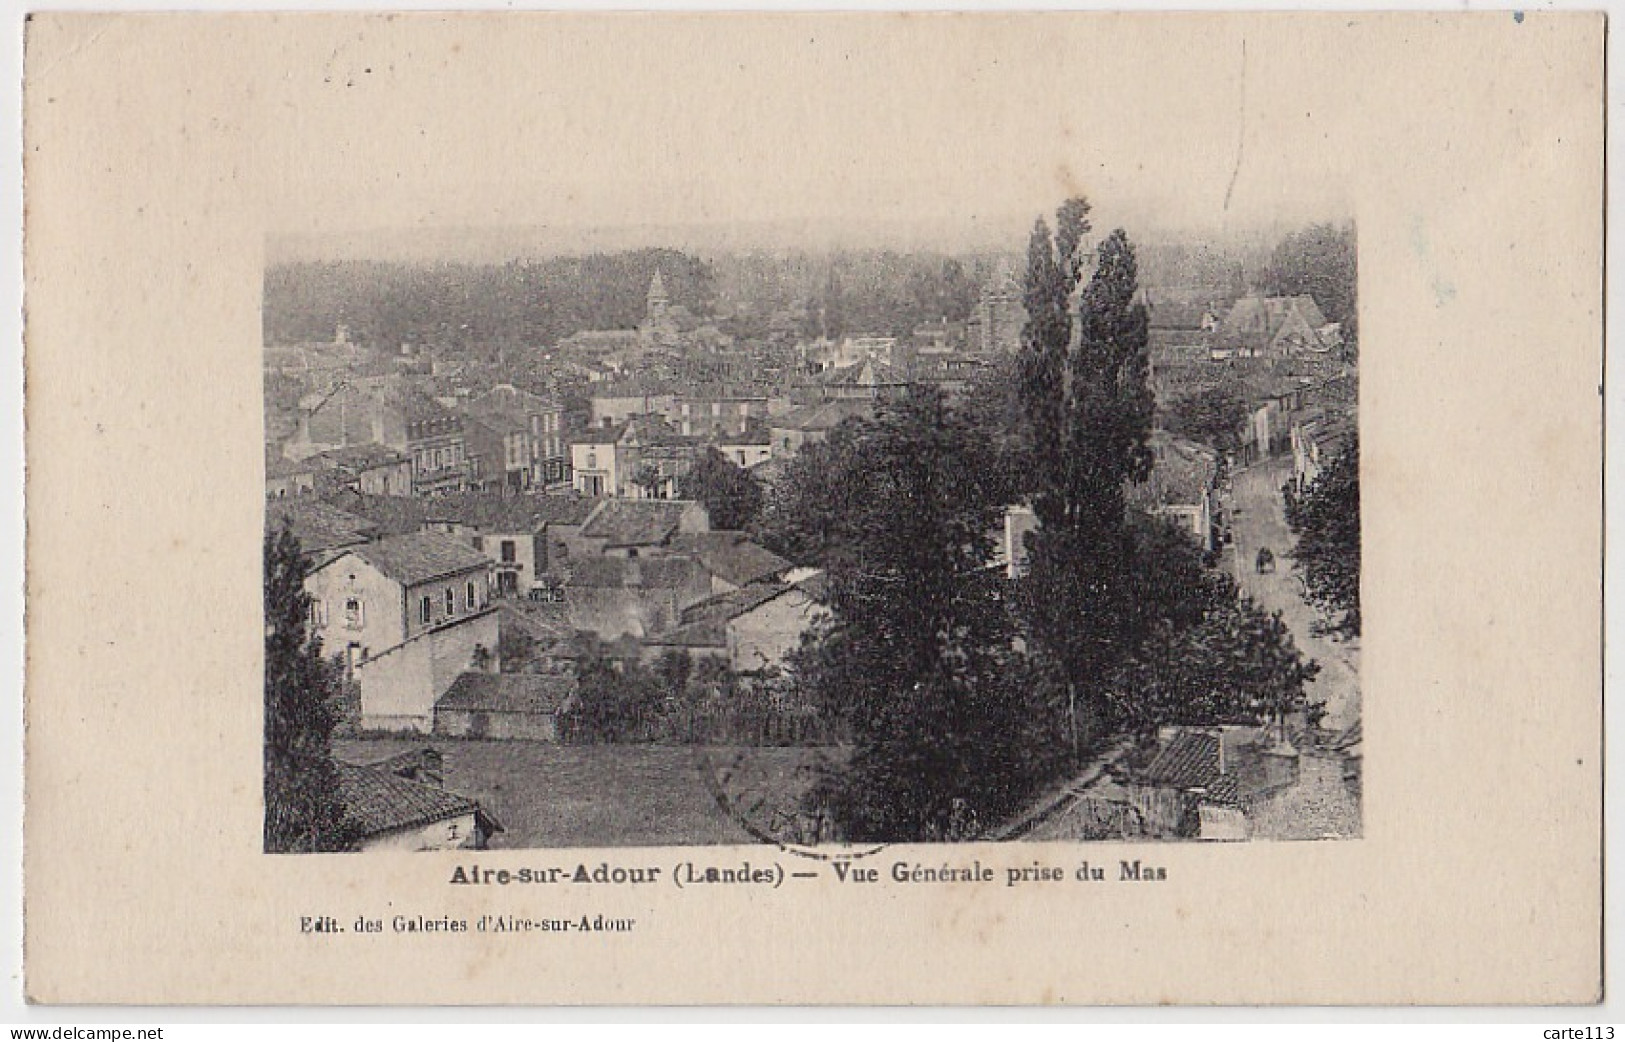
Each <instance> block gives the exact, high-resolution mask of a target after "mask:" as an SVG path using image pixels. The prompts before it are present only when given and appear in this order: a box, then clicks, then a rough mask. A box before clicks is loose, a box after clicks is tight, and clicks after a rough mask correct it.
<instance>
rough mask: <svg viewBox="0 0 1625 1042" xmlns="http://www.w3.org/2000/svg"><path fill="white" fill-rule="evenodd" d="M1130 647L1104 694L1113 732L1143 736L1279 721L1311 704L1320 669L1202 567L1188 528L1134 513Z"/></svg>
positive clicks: (1273, 622)
mask: <svg viewBox="0 0 1625 1042" xmlns="http://www.w3.org/2000/svg"><path fill="white" fill-rule="evenodd" d="M1130 533H1131V540H1132V545H1133V552H1132V556H1131V561H1132V571H1133V579H1132V591H1133V592H1132V597H1131V603H1132V605H1133V607H1134V611H1133V613H1132V614H1131V615H1130V616H1129V617H1128V618H1127V619H1125V620H1124V629H1125V632H1127V633H1128V635H1129V638H1130V639H1129V645H1130V647H1131V649H1132V650H1130V651H1129V652H1128V653H1127V655H1126V657H1125V658H1124V660H1123V662H1122V663H1121V664H1120V666H1119V668H1118V671H1117V673H1116V674H1115V676H1114V677H1113V680H1112V683H1111V684H1110V685H1108V695H1107V697H1106V699H1105V704H1106V708H1107V710H1108V723H1109V726H1110V727H1111V728H1112V729H1113V730H1122V731H1127V732H1128V733H1131V734H1135V735H1138V736H1141V737H1149V736H1151V735H1153V734H1155V732H1156V730H1157V728H1159V727H1162V726H1164V725H1168V724H1191V725H1207V724H1218V723H1234V722H1241V721H1248V722H1262V721H1265V720H1274V721H1277V722H1279V721H1281V720H1283V719H1284V717H1285V715H1286V714H1287V713H1288V712H1292V711H1294V710H1297V709H1305V708H1309V707H1308V706H1307V704H1306V701H1305V699H1306V695H1305V691H1306V685H1307V684H1308V683H1309V681H1310V680H1312V679H1313V678H1314V677H1315V675H1316V674H1317V673H1318V672H1319V668H1320V667H1319V666H1318V665H1316V664H1315V663H1314V662H1310V661H1307V660H1305V659H1304V658H1303V656H1302V655H1301V654H1300V653H1299V651H1298V648H1297V645H1296V644H1295V643H1294V642H1293V640H1292V635H1291V632H1290V631H1289V630H1288V629H1287V627H1286V624H1285V623H1284V622H1282V621H1281V618H1280V616H1279V615H1270V614H1267V613H1265V612H1264V611H1262V610H1261V609H1259V608H1258V607H1257V606H1256V605H1255V604H1254V603H1253V602H1252V601H1251V600H1249V599H1246V598H1243V597H1240V596H1238V591H1237V589H1236V585H1235V583H1234V582H1233V581H1232V580H1231V579H1230V577H1229V576H1228V575H1225V574H1224V573H1222V572H1217V571H1213V570H1211V569H1208V568H1205V567H1204V566H1203V564H1202V558H1201V553H1200V551H1199V549H1198V547H1197V546H1196V544H1195V543H1194V542H1192V540H1191V539H1190V537H1189V535H1188V534H1187V533H1185V532H1184V531H1182V530H1180V529H1178V528H1176V527H1174V526H1173V525H1172V524H1170V523H1168V522H1167V521H1165V520H1163V519H1160V518H1151V517H1148V516H1146V515H1144V514H1135V515H1133V516H1132V517H1131V524H1130Z"/></svg>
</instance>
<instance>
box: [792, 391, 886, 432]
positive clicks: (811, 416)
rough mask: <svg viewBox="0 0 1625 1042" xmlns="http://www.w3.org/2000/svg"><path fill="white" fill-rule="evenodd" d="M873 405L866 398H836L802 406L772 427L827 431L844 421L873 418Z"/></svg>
mask: <svg viewBox="0 0 1625 1042" xmlns="http://www.w3.org/2000/svg"><path fill="white" fill-rule="evenodd" d="M874 413H875V409H874V403H873V402H872V401H870V400H869V399H866V398H837V399H834V400H832V401H827V402H820V403H819V404H817V405H804V406H802V407H801V408H799V409H795V410H793V411H791V412H788V413H786V414H784V415H783V416H780V417H778V418H776V419H775V420H773V426H774V427H779V428H783V429H786V430H798V431H827V430H831V429H833V428H834V427H836V426H837V425H839V424H840V423H841V422H842V421H844V420H849V419H852V418H853V417H858V418H861V419H870V418H871V417H873V416H874Z"/></svg>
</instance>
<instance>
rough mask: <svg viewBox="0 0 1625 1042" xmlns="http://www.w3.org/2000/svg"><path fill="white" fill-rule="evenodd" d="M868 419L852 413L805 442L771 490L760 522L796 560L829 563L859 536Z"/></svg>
mask: <svg viewBox="0 0 1625 1042" xmlns="http://www.w3.org/2000/svg"><path fill="white" fill-rule="evenodd" d="M868 434H869V425H868V424H867V423H865V422H864V421H862V420H858V419H849V420H846V421H844V422H842V423H841V424H839V425H838V426H836V427H835V429H834V430H832V431H830V432H829V437H828V438H826V439H825V440H823V441H821V442H815V443H811V444H808V445H804V446H802V448H801V451H800V452H797V453H796V454H795V455H794V456H792V457H791V458H790V462H789V463H788V465H786V467H785V470H784V474H783V476H782V477H781V478H780V479H779V480H778V481H776V482H774V484H773V487H772V488H771V489H770V490H768V492H767V494H766V496H765V498H764V502H763V505H762V512H761V516H760V520H759V522H758V525H757V529H756V534H757V538H758V539H760V540H761V543H762V545H763V546H765V547H767V548H768V549H769V550H772V551H773V552H774V553H776V554H778V555H779V556H781V557H783V558H785V559H787V560H790V561H794V562H795V563H796V564H802V565H809V566H811V567H815V568H827V567H829V566H831V565H833V564H835V563H837V562H838V561H839V560H840V559H841V558H843V557H844V556H847V555H848V554H849V552H850V550H851V548H852V547H853V546H855V545H856V542H857V535H858V533H857V518H858V517H859V516H860V509H861V507H862V503H861V496H862V487H863V486H862V481H863V470H864V468H865V463H864V444H865V442H866V439H867V437H868Z"/></svg>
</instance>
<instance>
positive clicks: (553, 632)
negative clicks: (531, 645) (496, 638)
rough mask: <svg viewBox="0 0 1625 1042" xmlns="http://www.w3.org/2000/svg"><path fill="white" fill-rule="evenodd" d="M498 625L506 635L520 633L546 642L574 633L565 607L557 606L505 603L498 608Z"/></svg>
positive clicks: (532, 603)
mask: <svg viewBox="0 0 1625 1042" xmlns="http://www.w3.org/2000/svg"><path fill="white" fill-rule="evenodd" d="M549 609H552V610H549ZM497 625H498V626H499V627H500V629H501V632H502V633H504V634H507V633H519V634H523V635H524V636H526V637H528V638H530V639H531V640H537V641H544V642H545V641H555V640H559V639H561V638H563V637H567V636H569V635H570V633H571V632H573V630H572V629H571V627H570V625H569V619H568V613H567V612H566V611H565V610H564V606H563V605H557V604H549V605H542V604H536V603H534V602H515V603H508V602H504V603H502V604H500V605H498V606H497Z"/></svg>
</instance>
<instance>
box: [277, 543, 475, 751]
mask: <svg viewBox="0 0 1625 1042" xmlns="http://www.w3.org/2000/svg"><path fill="white" fill-rule="evenodd" d="M490 574H491V562H490V561H489V560H488V559H487V558H486V556H485V554H483V553H481V552H480V551H478V550H475V549H473V548H472V547H470V546H469V545H467V544H466V543H463V542H461V541H459V540H457V539H453V538H451V537H450V536H445V535H441V534H439V533H435V532H415V533H411V534H407V535H395V536H384V537H383V538H380V539H377V540H373V541H370V542H366V543H362V544H360V545H356V546H351V547H348V548H345V549H343V550H342V551H340V552H338V553H336V554H335V555H334V556H332V557H331V558H329V559H328V560H327V561H326V562H325V563H322V564H318V565H317V566H316V567H315V568H313V569H312V570H311V572H310V574H309V575H308V576H307V577H306V579H305V592H306V593H308V594H309V595H310V597H311V605H310V623H311V626H312V628H313V629H314V631H315V633H316V635H317V636H319V637H320V638H321V639H322V644H323V647H324V649H325V650H326V651H327V652H328V653H330V654H333V653H336V654H339V655H342V656H343V658H344V662H345V665H346V668H347V669H348V671H349V673H350V675H351V677H352V678H353V679H354V681H355V683H356V685H357V687H358V689H359V691H360V695H361V726H362V727H364V728H369V729H381V730H402V731H424V732H427V731H429V730H432V729H433V727H434V706H435V702H436V701H437V700H438V699H439V698H440V696H441V695H443V694H445V693H446V691H447V689H449V688H450V687H451V684H452V682H453V681H455V680H456V679H457V676H458V675H459V674H460V673H462V672H464V671H466V670H471V669H473V670H483V671H487V672H497V671H498V670H499V669H500V664H499V662H498V656H497V616H496V610H495V609H494V608H493V607H492V606H491V604H490V598H491V591H490Z"/></svg>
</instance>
